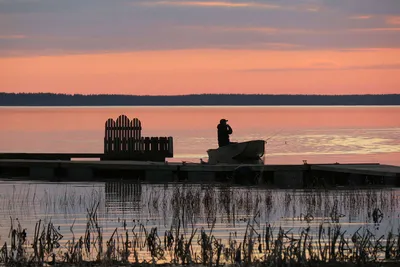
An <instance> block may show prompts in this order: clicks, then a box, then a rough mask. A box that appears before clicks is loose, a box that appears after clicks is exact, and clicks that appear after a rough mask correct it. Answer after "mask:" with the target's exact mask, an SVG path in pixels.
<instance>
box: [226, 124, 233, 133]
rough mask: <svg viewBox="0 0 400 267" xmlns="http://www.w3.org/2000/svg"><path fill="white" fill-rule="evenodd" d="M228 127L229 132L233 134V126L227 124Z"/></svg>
mask: <svg viewBox="0 0 400 267" xmlns="http://www.w3.org/2000/svg"><path fill="white" fill-rule="evenodd" d="M226 128H227V129H228V134H232V133H233V130H232V128H231V126H229V125H228V124H227V125H226Z"/></svg>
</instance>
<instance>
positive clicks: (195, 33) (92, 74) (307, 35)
mask: <svg viewBox="0 0 400 267" xmlns="http://www.w3.org/2000/svg"><path fill="white" fill-rule="evenodd" d="M399 76H400V0H247V1H245V0H230V1H228V0H220V1H207V0H203V1H202V0H198V1H194V0H182V1H179V0H113V1H110V0H68V1H65V0H0V91H1V92H54V93H68V94H76V93H80V94H137V95H176V94H197V93H248V94H250V93H262V94H385V93H400V78H399Z"/></svg>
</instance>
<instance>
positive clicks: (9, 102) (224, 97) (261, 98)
mask: <svg viewBox="0 0 400 267" xmlns="http://www.w3.org/2000/svg"><path fill="white" fill-rule="evenodd" d="M228 105H229V106H258V105H259V106H280V105H400V94H386V95H385V94H377V95H266V94H198V95H173V96H166V95H161V96H150V95H115V94H114V95H81V94H74V95H69V94H53V93H0V106H228Z"/></svg>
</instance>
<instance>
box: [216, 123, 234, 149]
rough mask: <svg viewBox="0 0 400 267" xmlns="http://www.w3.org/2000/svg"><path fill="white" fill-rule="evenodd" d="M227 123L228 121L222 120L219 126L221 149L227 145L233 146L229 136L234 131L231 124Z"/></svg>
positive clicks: (219, 144)
mask: <svg viewBox="0 0 400 267" xmlns="http://www.w3.org/2000/svg"><path fill="white" fill-rule="evenodd" d="M227 121H228V120H225V119H221V120H220V121H219V124H218V126H217V129H218V146H219V147H222V146H227V145H229V144H231V142H230V141H229V135H230V134H232V132H233V131H232V128H231V126H229V124H227V123H226V122H227Z"/></svg>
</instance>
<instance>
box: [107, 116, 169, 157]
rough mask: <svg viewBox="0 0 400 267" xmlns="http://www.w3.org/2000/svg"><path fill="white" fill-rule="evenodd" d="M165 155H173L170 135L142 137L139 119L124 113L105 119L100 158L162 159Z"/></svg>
mask: <svg viewBox="0 0 400 267" xmlns="http://www.w3.org/2000/svg"><path fill="white" fill-rule="evenodd" d="M167 157H173V138H172V137H142V124H141V122H140V120H139V119H137V118H134V119H133V120H129V118H128V117H127V116H125V115H121V116H119V117H118V118H117V120H116V121H114V120H113V119H108V120H107V121H106V123H105V136H104V156H103V157H102V159H108V160H112V159H116V160H117V159H118V160H155V161H163V160H165V158H167Z"/></svg>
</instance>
